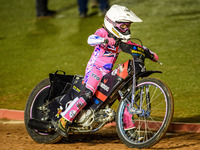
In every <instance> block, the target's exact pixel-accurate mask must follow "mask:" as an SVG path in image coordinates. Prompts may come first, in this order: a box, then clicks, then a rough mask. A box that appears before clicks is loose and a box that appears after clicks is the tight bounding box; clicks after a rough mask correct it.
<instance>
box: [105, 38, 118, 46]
mask: <svg viewBox="0 0 200 150" xmlns="http://www.w3.org/2000/svg"><path fill="white" fill-rule="evenodd" d="M104 41H105V42H106V43H107V44H108V45H110V46H114V45H115V43H116V41H115V40H114V39H113V38H109V37H107V38H105V40H104Z"/></svg>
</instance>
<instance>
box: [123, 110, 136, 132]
mask: <svg viewBox="0 0 200 150" xmlns="http://www.w3.org/2000/svg"><path fill="white" fill-rule="evenodd" d="M123 122H124V130H131V129H135V124H134V123H133V115H132V114H130V113H129V112H128V109H127V107H126V108H125V110H124V116H123Z"/></svg>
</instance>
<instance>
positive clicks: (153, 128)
mask: <svg viewBox="0 0 200 150" xmlns="http://www.w3.org/2000/svg"><path fill="white" fill-rule="evenodd" d="M131 95H132V94H131V93H130V94H129V95H128V96H127V97H126V98H125V99H126V100H125V99H123V100H122V101H121V102H120V104H119V107H118V110H117V118H116V128H117V133H118V136H119V138H120V139H121V140H122V142H123V143H124V144H125V145H127V146H128V147H130V148H147V147H150V146H153V145H154V144H156V143H157V142H158V141H159V140H160V139H161V138H162V137H163V136H164V135H165V133H166V132H167V130H168V127H169V125H170V123H171V120H172V117H173V111H174V102H173V97H172V93H171V91H170V89H169V88H168V87H167V86H166V84H165V83H163V82H162V81H160V80H158V79H154V78H145V79H142V80H140V81H139V83H138V84H137V86H136V93H135V100H134V107H135V108H136V109H137V110H139V111H137V113H134V114H133V117H132V118H133V119H132V120H129V121H132V122H133V123H134V124H135V128H134V129H131V130H125V128H124V124H125V123H124V122H123V121H124V119H123V115H124V111H125V108H127V106H129V104H128V102H127V100H128V101H129V102H131Z"/></svg>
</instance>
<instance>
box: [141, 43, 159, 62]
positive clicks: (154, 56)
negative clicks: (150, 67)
mask: <svg viewBox="0 0 200 150" xmlns="http://www.w3.org/2000/svg"><path fill="white" fill-rule="evenodd" d="M143 49H144V53H145V56H146V57H147V58H149V59H151V60H152V61H154V62H157V61H158V59H159V58H158V55H157V54H156V53H154V52H152V51H150V50H149V49H148V48H147V47H145V46H143Z"/></svg>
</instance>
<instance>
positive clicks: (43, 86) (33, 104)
mask: <svg viewBox="0 0 200 150" xmlns="http://www.w3.org/2000/svg"><path fill="white" fill-rule="evenodd" d="M49 89H50V81H49V78H46V79H44V80H42V81H41V82H39V83H38V84H37V85H36V86H35V88H34V89H33V90H32V92H31V94H30V95H29V97H28V100H27V103H26V107H25V112H24V123H25V127H26V130H27V132H28V134H29V135H30V137H31V138H32V139H33V140H34V141H36V142H38V143H56V142H58V141H60V140H61V139H62V138H63V136H61V135H60V134H59V133H57V132H51V133H47V132H45V133H44V132H40V131H37V130H35V129H31V128H29V127H28V121H29V119H33V118H34V119H37V120H42V118H45V117H46V116H45V115H46V114H47V112H45V110H40V109H38V108H39V107H40V106H43V105H44V104H45V103H46V100H47V96H48V92H49Z"/></svg>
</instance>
